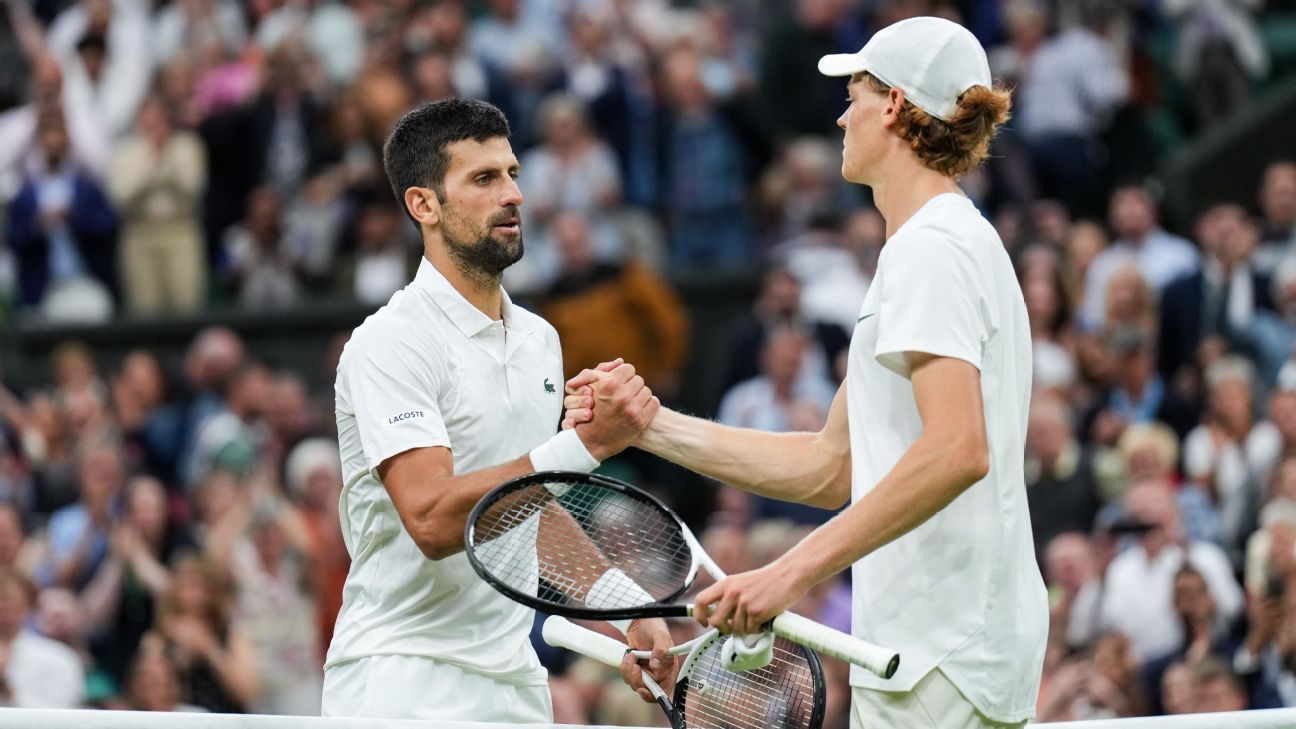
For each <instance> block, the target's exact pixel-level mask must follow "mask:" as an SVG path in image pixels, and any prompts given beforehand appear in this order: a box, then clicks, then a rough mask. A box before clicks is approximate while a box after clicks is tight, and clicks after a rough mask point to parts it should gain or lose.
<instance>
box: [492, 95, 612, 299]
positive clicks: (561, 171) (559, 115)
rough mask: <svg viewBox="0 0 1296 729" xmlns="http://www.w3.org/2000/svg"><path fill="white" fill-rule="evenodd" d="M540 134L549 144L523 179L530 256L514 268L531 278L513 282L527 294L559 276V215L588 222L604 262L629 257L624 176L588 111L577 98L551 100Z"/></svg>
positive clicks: (531, 156)
mask: <svg viewBox="0 0 1296 729" xmlns="http://www.w3.org/2000/svg"><path fill="white" fill-rule="evenodd" d="M537 128H538V130H539V132H540V135H541V137H542V138H543V142H542V143H541V144H539V145H537V146H535V147H534V148H532V149H531V150H530V151H529V152H527V153H526V154H524V155H523V156H522V159H521V164H522V172H521V173H520V175H519V177H518V186H519V187H521V188H522V190H523V191H524V192H525V193H526V206H525V210H524V213H525V214H524V215H523V216H522V223H523V225H524V226H525V230H524V234H525V237H526V239H527V241H528V245H527V249H528V250H527V256H526V257H524V258H523V259H522V261H520V262H519V264H518V266H514V267H513V268H519V267H520V266H524V267H525V269H522V268H519V272H522V271H523V270H525V271H526V273H527V275H525V276H519V275H518V274H512V275H511V276H510V278H512V279H513V285H514V286H520V287H522V288H523V289H535V288H537V287H540V288H542V287H544V286H546V285H548V284H550V283H552V281H553V278H554V277H555V276H556V275H557V271H556V269H557V267H558V266H559V265H560V263H559V261H558V260H557V259H558V252H557V251H556V250H555V245H556V244H555V242H554V241H553V238H554V235H553V233H552V231H551V230H550V225H551V224H552V222H553V218H554V216H555V215H557V214H559V213H562V212H573V213H576V214H578V215H580V216H582V217H583V218H585V220H586V224H587V225H588V227H589V236H590V244H591V245H592V246H593V249H594V255H595V257H596V258H597V259H598V260H600V261H608V262H612V261H617V260H619V259H620V258H621V257H622V255H623V254H624V250H623V247H622V243H621V240H620V236H619V235H618V231H617V229H616V226H615V224H614V219H613V215H614V213H615V212H616V209H617V207H618V206H619V205H620V204H621V172H620V170H619V169H618V167H617V160H616V156H615V155H614V154H613V152H612V149H611V148H610V147H609V146H608V145H607V144H605V143H604V142H602V141H601V140H600V139H599V138H598V137H596V136H595V135H594V130H593V129H591V128H590V125H589V118H588V115H587V110H586V109H585V107H584V106H583V105H582V104H581V103H580V102H579V101H577V100H576V99H575V98H574V97H572V96H567V95H553V96H550V97H548V98H547V99H545V102H544V104H542V105H541V107H540V112H539V117H538V120H537ZM533 257H534V258H533ZM529 260H534V262H533V263H527V261H529ZM509 270H510V272H511V271H512V268H511V269H509Z"/></svg>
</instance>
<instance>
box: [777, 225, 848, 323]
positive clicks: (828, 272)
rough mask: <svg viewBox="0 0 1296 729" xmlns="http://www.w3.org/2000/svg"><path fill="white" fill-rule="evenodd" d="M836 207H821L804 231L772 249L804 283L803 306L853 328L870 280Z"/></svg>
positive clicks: (808, 312)
mask: <svg viewBox="0 0 1296 729" xmlns="http://www.w3.org/2000/svg"><path fill="white" fill-rule="evenodd" d="M841 228H842V220H841V216H840V215H838V213H837V212H836V210H835V209H832V208H828V207H822V208H820V209H818V210H816V211H814V212H812V213H811V214H810V216H809V218H808V219H807V220H806V226H805V231H804V232H802V233H801V234H799V235H797V236H796V237H794V238H792V239H790V240H786V241H784V242H782V243H780V244H779V245H777V246H775V247H774V249H773V250H772V251H770V259H771V260H773V261H777V262H778V263H779V264H780V265H783V266H785V267H786V268H787V269H788V270H789V271H791V272H792V275H793V276H796V278H797V280H798V281H799V282H800V283H801V287H802V292H801V308H802V309H803V310H805V312H806V315H807V316H808V317H810V318H812V319H814V320H815V321H825V322H831V323H834V324H836V325H838V326H840V327H841V328H843V329H847V330H850V329H854V328H855V323H856V321H857V320H858V319H859V313H860V307H861V306H862V305H863V303H864V295H865V294H867V293H868V287H869V283H870V281H871V279H869V278H867V277H866V276H865V274H864V271H863V270H862V268H861V262H860V256H859V254H858V253H857V252H856V251H855V250H852V249H851V248H850V247H849V246H848V244H847V241H846V239H845V237H844V236H843V235H842V234H841Z"/></svg>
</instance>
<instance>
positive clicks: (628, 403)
mask: <svg viewBox="0 0 1296 729" xmlns="http://www.w3.org/2000/svg"><path fill="white" fill-rule="evenodd" d="M563 408H564V410H565V413H564V415H563V421H562V427H563V430H568V429H571V428H575V429H576V435H577V436H579V437H580V439H581V443H583V444H584V445H585V448H586V450H588V451H589V453H590V455H591V456H593V457H594V458H596V459H598V460H600V461H602V460H606V459H608V458H611V457H612V456H615V455H616V454H618V453H620V452H621V451H623V450H625V449H626V448H628V447H629V446H631V445H634V444H635V443H636V442H637V441H638V440H639V437H640V435H642V434H643V432H644V430H646V429H647V428H648V426H649V424H650V423H652V420H653V418H654V417H655V416H656V415H657V412H658V411H659V410H661V401H660V400H658V399H657V396H656V395H653V392H652V390H651V389H649V388H648V386H647V385H645V384H644V379H643V377H640V376H639V375H637V374H635V368H634V365H631V364H629V363H627V362H625V361H624V360H622V359H620V358H617V359H614V360H612V361H611V362H604V363H602V364H600V365H599V366H598V367H595V368H594V369H592V370H589V369H587V370H582V371H581V372H580V374H578V375H576V376H575V377H573V378H572V379H570V380H568V381H567V385H566V397H565V398H564V399H563Z"/></svg>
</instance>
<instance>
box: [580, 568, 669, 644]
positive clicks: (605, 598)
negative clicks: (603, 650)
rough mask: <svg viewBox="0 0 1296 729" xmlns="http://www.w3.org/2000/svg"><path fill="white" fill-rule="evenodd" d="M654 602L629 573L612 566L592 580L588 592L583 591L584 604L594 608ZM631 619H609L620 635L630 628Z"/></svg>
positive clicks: (606, 608)
mask: <svg viewBox="0 0 1296 729" xmlns="http://www.w3.org/2000/svg"><path fill="white" fill-rule="evenodd" d="M653 602H656V600H654V599H653V596H652V595H650V594H648V591H647V590H645V589H643V588H642V587H640V586H639V583H637V582H635V581H634V580H633V579H631V578H630V576H629V575H627V574H626V573H624V572H622V571H621V570H620V569H619V568H617V567H613V568H612V569H610V570H608V571H607V572H604V573H603V576H602V577H599V578H598V580H596V581H595V582H594V585H593V586H591V587H590V589H589V592H587V593H585V604H586V605H587V606H589V607H591V608H594V609H595V610H615V609H618V608H625V607H637V606H639V605H647V604H649V603H653ZM632 622H634V621H633V620H609V621H608V623H610V624H611V625H612V627H614V628H616V629H617V630H619V631H621V634H622V635H625V634H626V632H628V631H629V630H630V623H632Z"/></svg>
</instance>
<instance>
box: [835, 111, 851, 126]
mask: <svg viewBox="0 0 1296 729" xmlns="http://www.w3.org/2000/svg"><path fill="white" fill-rule="evenodd" d="M849 113H850V109H847V110H846V111H843V112H842V113H841V116H839V117H837V126H838V127H840V128H841V129H842V131H845V130H846V115H847V114H849Z"/></svg>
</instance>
